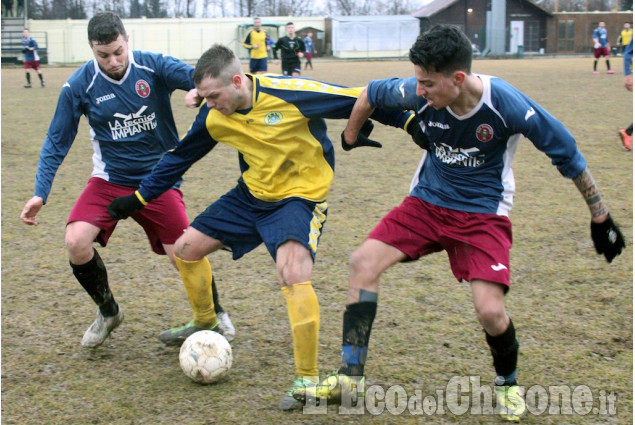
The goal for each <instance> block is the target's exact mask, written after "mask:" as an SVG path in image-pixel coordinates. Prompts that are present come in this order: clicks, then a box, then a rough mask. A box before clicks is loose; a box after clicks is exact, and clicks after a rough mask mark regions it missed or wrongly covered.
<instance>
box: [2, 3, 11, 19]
mask: <svg viewBox="0 0 635 425" xmlns="http://www.w3.org/2000/svg"><path fill="white" fill-rule="evenodd" d="M2 5H3V6H4V16H5V17H7V18H8V17H9V16H13V0H2Z"/></svg>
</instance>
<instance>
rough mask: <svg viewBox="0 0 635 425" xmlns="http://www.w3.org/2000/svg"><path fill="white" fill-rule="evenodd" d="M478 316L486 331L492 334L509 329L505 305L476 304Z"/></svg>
mask: <svg viewBox="0 0 635 425" xmlns="http://www.w3.org/2000/svg"><path fill="white" fill-rule="evenodd" d="M476 317H477V319H478V321H479V323H480V324H481V326H482V327H483V328H484V329H485V331H486V332H487V333H488V334H490V335H492V336H495V335H498V334H500V333H502V332H505V329H507V325H508V319H507V313H506V312H505V308H504V307H501V306H498V305H495V304H486V305H483V306H476Z"/></svg>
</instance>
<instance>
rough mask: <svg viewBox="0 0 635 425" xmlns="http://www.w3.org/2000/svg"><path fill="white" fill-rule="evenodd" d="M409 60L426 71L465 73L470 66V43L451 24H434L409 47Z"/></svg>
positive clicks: (461, 32)
mask: <svg viewBox="0 0 635 425" xmlns="http://www.w3.org/2000/svg"><path fill="white" fill-rule="evenodd" d="M409 57H410V62H412V63H413V64H415V65H417V66H420V67H421V68H423V69H425V70H426V71H428V72H440V73H443V74H445V75H451V74H452V73H453V72H454V71H458V70H463V71H465V72H467V73H469V72H471V68H472V43H471V42H470V40H469V39H468V38H467V36H466V35H465V34H464V33H463V31H461V30H460V29H459V28H457V27H456V26H453V25H435V26H434V27H432V28H430V29H429V30H428V31H426V32H425V33H423V34H421V35H420V36H419V37H417V41H415V43H414V44H413V45H412V47H411V48H410V55H409Z"/></svg>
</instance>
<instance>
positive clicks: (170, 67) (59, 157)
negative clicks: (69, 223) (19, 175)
mask: <svg viewBox="0 0 635 425" xmlns="http://www.w3.org/2000/svg"><path fill="white" fill-rule="evenodd" d="M128 59H129V66H128V70H127V71H126V74H125V75H124V77H123V78H122V79H121V80H119V81H117V80H113V79H111V78H109V77H108V76H107V75H105V74H104V73H103V72H101V70H100V69H99V66H98V65H97V62H96V61H95V60H92V61H90V62H88V63H86V64H85V65H83V66H82V67H81V68H79V69H78V70H77V71H75V72H74V73H73V75H71V77H70V78H69V79H68V81H66V83H64V86H63V87H62V91H61V93H60V96H59V99H58V102H57V108H56V110H55V114H54V116H53V120H52V121H51V124H50V126H49V129H48V133H47V135H46V139H45V141H44V145H43V146H42V151H41V152H40V160H39V163H38V169H37V175H36V178H35V195H36V196H40V197H42V198H43V199H44V202H46V199H47V197H48V195H49V192H50V190H51V186H52V184H53V178H54V177H55V174H56V172H57V169H58V168H59V166H60V165H61V163H62V161H63V160H64V158H65V157H66V155H67V153H68V151H69V149H70V148H71V145H72V144H73V141H74V139H75V136H76V135H77V128H78V125H79V120H80V118H81V116H82V115H84V116H86V118H87V119H88V124H89V126H90V136H91V142H92V145H93V150H94V153H93V172H92V175H93V176H95V177H100V178H103V179H104V180H107V181H109V182H111V183H114V184H118V185H122V186H131V187H137V186H138V185H139V183H140V182H141V180H143V178H144V177H145V176H147V175H148V174H150V172H151V171H152V169H153V168H154V166H155V165H156V164H157V162H158V161H159V159H160V158H161V157H162V156H163V154H164V153H165V152H166V151H168V150H170V149H172V148H174V147H175V146H176V145H177V144H178V141H179V137H178V133H177V129H176V124H175V122H174V117H173V115H172V108H171V104H170V95H171V94H172V92H173V91H174V90H176V89H181V90H186V91H188V90H190V89H192V88H194V83H193V81H192V74H193V72H194V68H192V66H190V65H188V64H186V63H184V62H181V61H180V60H178V59H175V58H173V57H170V56H163V55H161V54H156V53H148V52H140V51H134V52H133V51H129V54H128ZM178 183H179V182H176V184H177V185H178Z"/></svg>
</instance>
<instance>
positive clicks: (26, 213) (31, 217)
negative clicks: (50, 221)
mask: <svg viewBox="0 0 635 425" xmlns="http://www.w3.org/2000/svg"><path fill="white" fill-rule="evenodd" d="M43 205H44V200H43V199H42V198H41V197H39V196H34V197H33V198H31V199H29V200H28V201H27V203H26V204H25V205H24V208H22V213H21V214H20V220H22V222H23V223H25V224H28V225H29V226H37V221H35V216H36V215H37V213H38V212H39V211H40V209H41V208H42V206H43Z"/></svg>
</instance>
